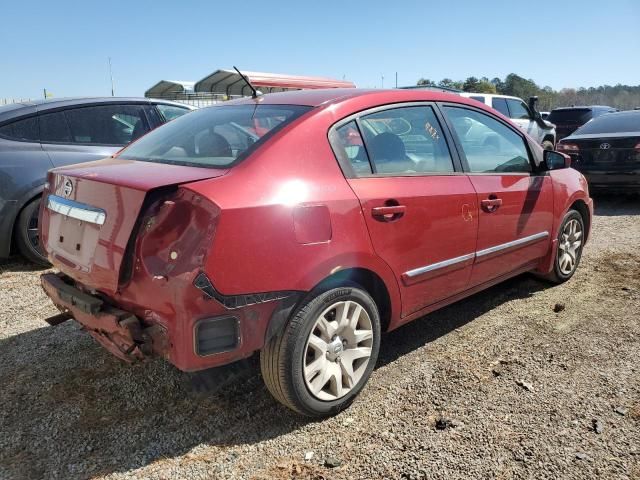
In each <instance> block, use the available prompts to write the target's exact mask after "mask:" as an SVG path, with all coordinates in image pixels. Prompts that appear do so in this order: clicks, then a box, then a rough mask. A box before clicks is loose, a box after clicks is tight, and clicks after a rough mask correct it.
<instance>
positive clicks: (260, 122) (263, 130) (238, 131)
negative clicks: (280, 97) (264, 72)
mask: <svg viewBox="0 0 640 480" xmlns="http://www.w3.org/2000/svg"><path fill="white" fill-rule="evenodd" d="M310 109H311V107H307V106H301V105H228V106H216V107H209V108H203V109H201V110H196V111H195V112H192V113H190V114H189V115H184V116H182V117H180V118H177V119H176V120H173V121H172V122H170V123H167V124H166V125H164V126H162V127H160V128H158V129H156V130H154V131H152V132H150V133H149V134H147V135H145V136H144V137H142V138H141V139H140V140H138V141H137V142H135V143H133V144H131V146H129V147H127V148H125V149H124V150H123V151H122V152H121V153H120V155H118V156H119V157H120V158H123V159H128V160H141V161H147V162H158V163H170V164H177V165H191V166H198V167H215V168H225V167H229V166H231V165H232V164H233V163H234V162H235V161H236V160H239V159H241V158H243V157H244V156H246V155H248V154H249V153H250V152H251V151H252V150H253V149H254V148H255V147H256V146H257V145H258V144H260V143H261V142H262V141H264V139H265V138H266V137H267V136H268V134H271V133H273V132H275V131H277V130H278V129H280V128H282V127H284V126H285V125H287V124H289V123H291V122H292V121H293V120H295V119H296V118H298V117H299V116H300V115H302V114H303V113H305V112H307V111H309V110H310Z"/></svg>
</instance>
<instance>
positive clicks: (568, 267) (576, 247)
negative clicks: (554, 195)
mask: <svg viewBox="0 0 640 480" xmlns="http://www.w3.org/2000/svg"><path fill="white" fill-rule="evenodd" d="M584 234H585V231H584V220H583V218H582V215H580V213H579V212H577V211H576V210H569V211H568V212H567V213H566V215H565V216H564V218H563V220H562V223H561V224H560V229H559V232H558V249H557V252H556V259H555V262H554V264H553V270H552V271H551V272H550V273H549V274H548V275H546V276H544V277H543V278H545V279H547V280H549V281H551V282H553V283H563V282H566V281H567V280H569V279H570V278H571V277H573V274H574V273H576V270H577V268H578V265H579V264H580V259H581V258H582V248H583V247H584Z"/></svg>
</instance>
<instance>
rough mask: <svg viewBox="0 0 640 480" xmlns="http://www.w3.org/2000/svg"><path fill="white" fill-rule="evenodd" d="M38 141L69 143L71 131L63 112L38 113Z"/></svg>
mask: <svg viewBox="0 0 640 480" xmlns="http://www.w3.org/2000/svg"><path fill="white" fill-rule="evenodd" d="M40 141H41V142H43V143H47V142H52V143H69V142H71V133H69V126H68V125H67V119H66V118H65V116H64V112H54V113H44V114H41V115H40Z"/></svg>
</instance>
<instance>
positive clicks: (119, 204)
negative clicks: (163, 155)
mask: <svg viewBox="0 0 640 480" xmlns="http://www.w3.org/2000/svg"><path fill="white" fill-rule="evenodd" d="M227 171H228V170H222V169H212V168H198V167H190V166H179V165H168V164H158V163H153V162H140V161H134V160H122V159H117V158H111V159H105V160H100V161H97V162H90V163H84V164H79V165H74V166H71V167H66V168H58V169H54V170H52V171H51V172H50V173H49V179H48V180H49V187H48V189H47V190H46V191H45V196H44V197H43V198H44V200H45V201H44V202H43V208H42V214H41V215H42V218H41V222H40V225H41V238H42V243H43V245H44V247H45V250H46V251H47V253H48V255H49V259H50V260H51V261H52V263H53V264H54V265H55V267H57V268H59V269H60V270H61V271H63V272H64V273H66V274H67V275H69V276H70V277H72V278H73V279H75V280H76V281H78V282H80V283H81V284H83V285H84V286H85V287H87V288H90V289H95V290H99V291H101V292H104V293H106V294H107V295H113V294H115V293H116V292H117V291H118V285H119V275H120V269H121V266H122V263H123V259H124V257H125V253H126V251H127V245H128V243H129V239H130V237H131V235H132V233H133V232H134V231H136V230H137V228H136V227H137V221H138V217H139V216H140V213H141V212H142V211H144V209H145V208H146V207H147V206H148V205H149V202H150V201H151V200H153V198H154V196H155V197H157V196H158V195H157V194H160V193H161V192H162V191H165V190H166V191H172V190H175V189H176V188H177V186H178V185H181V184H185V183H190V182H195V181H198V180H204V179H207V178H214V177H219V176H222V175H224V174H225V173H227Z"/></svg>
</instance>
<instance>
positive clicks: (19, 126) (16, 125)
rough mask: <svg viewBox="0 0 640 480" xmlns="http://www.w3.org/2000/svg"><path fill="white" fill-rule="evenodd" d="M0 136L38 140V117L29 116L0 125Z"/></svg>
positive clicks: (12, 138)
mask: <svg viewBox="0 0 640 480" xmlns="http://www.w3.org/2000/svg"><path fill="white" fill-rule="evenodd" d="M0 136H3V137H5V138H9V139H11V140H21V141H30V142H37V141H38V118H37V117H29V118H24V119H22V120H17V121H15V122H11V123H7V124H5V125H3V126H1V127H0Z"/></svg>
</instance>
